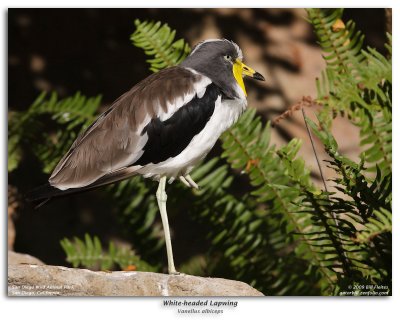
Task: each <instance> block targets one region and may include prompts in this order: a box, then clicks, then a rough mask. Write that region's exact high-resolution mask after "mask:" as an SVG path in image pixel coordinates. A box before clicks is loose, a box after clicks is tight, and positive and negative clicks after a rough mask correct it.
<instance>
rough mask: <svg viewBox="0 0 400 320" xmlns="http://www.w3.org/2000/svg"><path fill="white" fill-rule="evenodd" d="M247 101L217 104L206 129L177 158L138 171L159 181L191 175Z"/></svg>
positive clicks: (233, 121)
mask: <svg viewBox="0 0 400 320" xmlns="http://www.w3.org/2000/svg"><path fill="white" fill-rule="evenodd" d="M246 104H247V101H246V99H236V100H224V101H223V102H222V103H221V97H219V98H218V99H217V101H216V102H215V109H214V113H213V115H212V116H211V118H210V120H209V121H208V122H207V124H206V126H205V127H204V129H203V130H202V131H201V132H200V133H199V134H197V135H196V136H194V137H193V139H192V141H191V142H190V143H189V145H188V146H187V147H186V148H185V149H184V150H183V151H182V152H181V153H180V154H179V155H177V156H176V157H173V158H169V159H167V160H165V161H163V162H160V163H156V164H148V165H145V166H143V167H142V168H140V169H139V170H137V172H138V173H140V174H142V175H143V176H144V177H146V178H153V179H156V180H158V179H159V178H160V177H161V176H167V177H169V178H173V179H174V178H177V177H179V176H180V175H185V174H187V173H189V172H190V171H191V170H192V169H193V167H194V166H195V165H196V164H198V163H199V162H200V161H201V160H202V159H203V158H204V157H205V156H206V155H207V153H208V152H209V151H210V150H211V148H212V147H213V146H214V144H215V143H216V142H217V140H218V138H219V136H220V135H221V134H222V133H223V132H224V131H225V130H226V129H228V128H229V127H230V126H231V125H233V124H234V123H235V122H236V121H237V119H238V118H239V116H240V115H241V113H242V112H243V110H244V109H245V108H246Z"/></svg>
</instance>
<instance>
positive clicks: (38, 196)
mask: <svg viewBox="0 0 400 320" xmlns="http://www.w3.org/2000/svg"><path fill="white" fill-rule="evenodd" d="M93 188H95V186H88V187H83V188H73V189H67V190H60V189H58V188H55V187H53V186H51V185H50V183H46V184H44V185H41V186H39V187H37V188H35V189H33V190H31V191H30V192H28V193H27V194H26V196H25V199H26V201H28V202H30V203H32V204H33V205H34V207H35V209H37V208H40V207H41V206H43V205H44V204H46V203H47V202H49V201H50V200H51V199H53V198H59V197H64V196H67V195H71V194H76V193H81V192H84V191H87V190H89V189H93Z"/></svg>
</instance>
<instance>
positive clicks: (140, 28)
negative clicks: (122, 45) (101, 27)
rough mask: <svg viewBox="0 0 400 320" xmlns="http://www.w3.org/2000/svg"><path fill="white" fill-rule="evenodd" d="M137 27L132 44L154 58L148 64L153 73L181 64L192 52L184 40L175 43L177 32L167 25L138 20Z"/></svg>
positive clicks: (132, 37)
mask: <svg viewBox="0 0 400 320" xmlns="http://www.w3.org/2000/svg"><path fill="white" fill-rule="evenodd" d="M135 26H136V31H135V32H134V33H133V34H132V36H131V40H132V43H133V45H135V46H136V47H138V48H142V49H143V50H144V53H145V54H146V55H148V56H152V59H148V60H147V62H148V63H149V64H150V70H151V71H153V72H157V71H159V70H161V69H163V68H165V67H169V66H172V65H176V64H178V63H180V62H181V61H183V59H185V58H186V56H187V55H188V54H189V52H190V47H189V45H188V44H187V43H186V42H185V41H184V40H183V39H179V40H176V41H174V40H175V33H176V31H175V30H171V28H170V27H169V26H168V24H166V23H165V24H163V25H162V24H161V22H147V21H144V22H141V21H140V20H138V19H136V20H135Z"/></svg>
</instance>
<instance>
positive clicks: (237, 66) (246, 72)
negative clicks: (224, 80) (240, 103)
mask: <svg viewBox="0 0 400 320" xmlns="http://www.w3.org/2000/svg"><path fill="white" fill-rule="evenodd" d="M233 76H234V77H235V79H236V81H237V83H238V84H239V86H240V87H241V88H242V90H243V92H244V95H245V96H246V97H247V92H246V88H245V86H244V82H243V77H244V76H249V77H252V78H253V79H256V80H261V81H264V80H265V79H264V77H263V76H262V75H261V74H260V73H258V72H257V71H255V70H254V69H252V68H250V67H248V66H246V65H245V64H244V63H243V62H242V61H240V60H239V59H236V61H235V63H234V64H233Z"/></svg>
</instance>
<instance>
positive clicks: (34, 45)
mask: <svg viewBox="0 0 400 320" xmlns="http://www.w3.org/2000/svg"><path fill="white" fill-rule="evenodd" d="M301 13H302V12H301V10H299V9H10V10H9V11H8V53H9V54H8V108H9V110H19V111H21V110H26V109H27V108H28V107H29V105H30V104H31V103H32V102H33V101H34V99H35V98H36V97H37V96H38V95H39V94H40V93H41V92H42V91H49V92H51V91H56V92H57V93H58V94H59V96H60V97H66V96H69V95H73V94H74V93H75V92H77V91H80V92H81V93H82V94H84V95H86V96H95V95H98V94H102V95H103V100H102V104H103V105H102V107H103V108H106V107H107V105H109V104H110V103H111V102H112V101H114V100H115V99H116V98H117V97H118V96H120V95H121V94H123V93H124V92H125V91H127V90H129V89H130V88H131V87H132V86H133V85H134V84H135V83H137V82H138V81H140V80H141V79H143V78H145V77H146V76H148V75H149V74H150V73H151V72H150V71H149V70H148V65H147V63H146V62H145V60H146V56H145V55H144V53H143V51H142V50H140V49H138V48H135V47H134V46H133V45H132V44H131V41H130V35H131V34H132V32H133V31H134V30H135V28H134V20H135V19H141V20H154V21H158V20H160V21H162V22H166V23H168V24H169V25H170V26H171V27H172V28H173V29H176V30H177V38H184V39H186V40H187V41H188V42H189V43H190V44H191V45H192V46H193V45H194V44H196V43H197V42H198V41H200V40H202V39H206V38H210V37H216V36H218V37H224V38H227V39H231V40H233V41H235V42H237V43H238V44H239V46H240V47H241V48H242V50H243V52H244V55H245V59H246V57H247V60H246V62H247V63H248V64H249V65H250V66H253V67H254V68H255V69H256V70H257V71H259V72H261V73H262V74H264V75H265V76H266V78H267V81H266V82H265V83H256V82H249V83H248V84H247V86H248V90H247V91H248V92H249V93H250V94H249V105H251V106H253V107H256V108H257V109H258V110H259V112H260V113H261V114H262V115H263V116H264V117H265V118H266V119H268V118H269V119H272V118H274V117H275V116H277V115H278V114H280V113H281V112H283V111H285V110H286V109H287V108H288V107H290V106H291V104H293V103H295V102H297V101H298V100H299V99H300V98H301V96H303V95H314V96H315V82H314V79H315V77H316V76H318V75H319V74H320V72H321V70H322V69H323V67H324V62H323V59H322V58H321V53H320V51H319V48H318V46H317V45H316V44H315V37H314V35H313V33H312V30H311V28H310V27H309V26H308V24H307V22H306V21H305V20H304V19H303V18H302V17H301ZM347 19H353V20H355V22H356V23H357V27H358V29H360V30H361V31H362V32H363V33H364V34H366V40H365V43H366V45H369V46H373V47H376V48H377V49H378V50H380V51H381V52H384V42H385V11H384V9H346V10H345V14H344V19H343V20H345V21H347ZM298 123H299V121H298V120H296V119H294V120H293V122H292V123H290V122H289V124H288V125H287V126H282V127H280V128H278V129H276V132H275V136H274V139H275V141H276V143H278V144H279V143H280V142H284V141H287V140H288V139H290V138H291V137H293V136H295V135H296V136H301V135H302V134H303V131H302V127H299V125H298ZM338 128H339V129H338V131H341V132H343V139H342V140H343V141H344V143H346V148H348V150H347V149H346V151H347V152H348V153H350V154H352V152H353V153H354V154H358V150H357V149H356V148H355V147H353V145H352V141H351V138H350V139H349V138H348V137H349V135H348V131H346V130H353V129H349V128H348V127H347V124H345V123H344V124H342V123H339V124H338ZM343 128H345V129H343ZM339 140H340V137H339ZM304 154H308V151H307V149H305V150H304ZM311 162H312V160H310V165H311ZM46 180H47V177H46V176H45V175H43V174H41V166H40V163H37V160H35V159H34V158H33V157H31V156H29V155H26V156H25V158H24V159H23V162H22V164H21V166H20V167H19V168H18V169H17V170H15V171H14V172H12V173H11V174H10V175H9V181H8V183H9V214H10V215H11V216H12V219H13V221H14V222H15V231H16V238H15V243H14V250H15V251H17V252H23V253H29V254H31V255H34V256H36V257H38V258H40V259H42V260H43V261H44V262H45V263H48V264H59V265H60V264H61V265H62V264H64V265H65V264H66V262H65V255H64V253H63V251H62V249H61V247H60V245H59V240H60V239H62V238H64V237H72V236H79V237H82V236H83V234H85V233H86V232H87V233H90V234H92V235H99V236H100V238H101V239H102V240H103V242H107V241H108V240H114V241H120V242H124V237H123V236H122V233H121V226H120V225H119V224H118V223H117V215H118V212H116V211H115V210H114V208H113V205H112V203H110V202H109V201H106V200H105V197H104V193H103V192H102V191H101V190H100V191H96V192H90V193H86V194H83V195H78V196H74V197H70V198H66V199H61V200H58V201H54V202H53V203H50V204H49V205H47V206H45V207H43V208H42V209H40V210H36V211H35V210H33V209H32V208H31V207H30V206H29V205H27V204H25V203H24V201H23V194H24V193H25V192H26V191H27V190H29V189H30V188H33V187H35V186H37V185H40V184H42V183H44V182H45V181H46ZM156 188H157V184H156V183H154V192H155V191H156ZM10 194H11V198H10ZM134 196H135V195H132V197H134ZM10 199H11V200H10ZM10 212H11V213H10ZM170 224H171V227H172V229H173V245H174V250H175V258H176V260H177V265H179V263H180V262H182V261H184V260H185V259H186V258H187V256H186V253H185V252H187V250H186V249H187V248H188V247H190V248H191V254H192V255H193V253H196V252H202V251H204V250H205V249H206V248H207V242H206V241H205V240H204V234H205V233H206V230H202V229H201V228H199V227H198V226H196V225H193V223H192V222H190V221H189V220H185V219H184V218H183V219H182V220H179V221H170ZM139 253H140V252H139ZM164 258H165V257H164Z"/></svg>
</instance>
